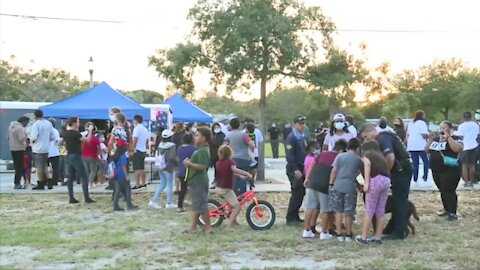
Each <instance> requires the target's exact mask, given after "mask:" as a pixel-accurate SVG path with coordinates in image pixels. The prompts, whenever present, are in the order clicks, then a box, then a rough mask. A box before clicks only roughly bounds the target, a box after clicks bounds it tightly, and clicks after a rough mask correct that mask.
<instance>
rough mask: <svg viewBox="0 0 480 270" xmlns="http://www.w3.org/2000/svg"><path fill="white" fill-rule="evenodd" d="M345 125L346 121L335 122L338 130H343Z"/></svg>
mask: <svg viewBox="0 0 480 270" xmlns="http://www.w3.org/2000/svg"><path fill="white" fill-rule="evenodd" d="M344 127H345V123H344V122H336V123H335V128H336V129H337V130H341V129H343V128H344Z"/></svg>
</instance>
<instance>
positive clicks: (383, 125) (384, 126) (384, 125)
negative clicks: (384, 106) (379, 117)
mask: <svg viewBox="0 0 480 270" xmlns="http://www.w3.org/2000/svg"><path fill="white" fill-rule="evenodd" d="M378 126H379V127H381V128H386V127H387V124H380V125H378Z"/></svg>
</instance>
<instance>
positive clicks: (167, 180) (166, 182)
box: [152, 171, 173, 204]
mask: <svg viewBox="0 0 480 270" xmlns="http://www.w3.org/2000/svg"><path fill="white" fill-rule="evenodd" d="M158 174H159V175H160V185H158V186H157V189H156V190H155V194H154V195H153V198H152V202H157V201H158V197H160V193H161V192H162V191H163V190H164V189H165V187H166V188H167V204H169V203H173V172H167V171H160V172H158Z"/></svg>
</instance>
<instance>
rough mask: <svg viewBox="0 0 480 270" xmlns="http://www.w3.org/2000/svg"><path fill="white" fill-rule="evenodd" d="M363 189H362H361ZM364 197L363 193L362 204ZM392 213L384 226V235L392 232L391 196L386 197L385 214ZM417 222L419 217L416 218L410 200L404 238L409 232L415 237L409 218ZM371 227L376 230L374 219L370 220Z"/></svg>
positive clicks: (415, 210) (413, 205)
mask: <svg viewBox="0 0 480 270" xmlns="http://www.w3.org/2000/svg"><path fill="white" fill-rule="evenodd" d="M362 189H363V188H362ZM365 196H366V194H365V193H363V202H364V203H365ZM388 213H392V218H391V219H390V220H389V221H388V223H387V226H385V229H384V230H383V233H384V234H390V233H392V231H393V226H394V224H393V218H394V216H393V196H392V195H388V198H387V203H386V204H385V214H388ZM412 216H413V218H414V219H415V220H417V221H420V217H419V216H418V212H417V208H416V207H415V204H413V203H412V202H411V201H410V200H409V201H408V212H407V227H406V228H405V237H408V235H409V234H410V231H411V232H412V235H415V225H413V223H412V221H411V217H412ZM372 226H373V230H374V231H375V229H376V228H377V221H376V220H375V217H373V219H372Z"/></svg>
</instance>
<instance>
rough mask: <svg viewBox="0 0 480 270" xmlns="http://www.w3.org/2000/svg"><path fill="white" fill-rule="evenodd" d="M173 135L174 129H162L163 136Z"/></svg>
mask: <svg viewBox="0 0 480 270" xmlns="http://www.w3.org/2000/svg"><path fill="white" fill-rule="evenodd" d="M172 136H173V131H171V130H170V129H165V130H164V131H162V138H170V137H172Z"/></svg>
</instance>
